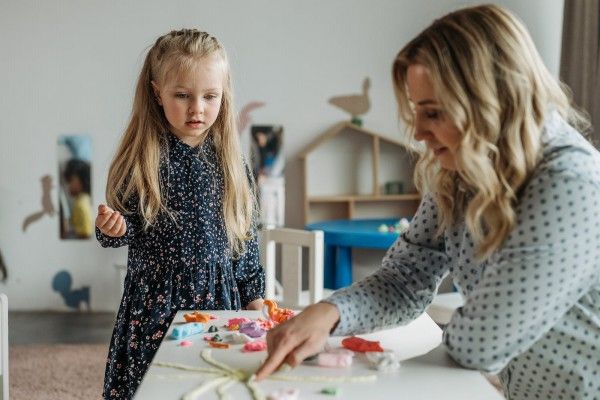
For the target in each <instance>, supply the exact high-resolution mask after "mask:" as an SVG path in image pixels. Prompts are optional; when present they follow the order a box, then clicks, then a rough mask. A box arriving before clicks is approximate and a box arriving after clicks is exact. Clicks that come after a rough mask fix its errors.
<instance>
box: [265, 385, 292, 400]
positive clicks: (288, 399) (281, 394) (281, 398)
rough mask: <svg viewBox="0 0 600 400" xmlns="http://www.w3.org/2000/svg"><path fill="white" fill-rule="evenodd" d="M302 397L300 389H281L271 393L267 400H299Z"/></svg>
mask: <svg viewBox="0 0 600 400" xmlns="http://www.w3.org/2000/svg"><path fill="white" fill-rule="evenodd" d="M299 395H300V391H299V390H298V389H292V388H288V389H279V390H276V391H274V392H272V393H269V395H268V396H267V400H297V399H298V396H299Z"/></svg>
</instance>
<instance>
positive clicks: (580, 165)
mask: <svg viewBox="0 0 600 400" xmlns="http://www.w3.org/2000/svg"><path fill="white" fill-rule="evenodd" d="M541 151H542V158H541V160H540V162H539V163H538V167H537V168H536V170H535V172H534V174H535V175H538V176H539V175H549V176H553V177H558V178H577V179H583V180H585V181H593V182H595V183H596V184H599V185H600V152H598V150H597V149H596V148H595V147H594V146H593V145H592V144H591V143H590V142H589V141H588V140H587V139H586V138H585V137H583V135H582V134H581V133H580V132H578V131H577V130H576V129H575V128H573V127H572V126H571V125H569V124H568V123H567V122H566V121H565V120H564V119H563V118H562V117H561V116H560V115H559V114H558V113H557V112H553V113H552V115H550V116H549V118H548V120H547V122H546V124H545V126H544V130H543V133H542V149H541Z"/></svg>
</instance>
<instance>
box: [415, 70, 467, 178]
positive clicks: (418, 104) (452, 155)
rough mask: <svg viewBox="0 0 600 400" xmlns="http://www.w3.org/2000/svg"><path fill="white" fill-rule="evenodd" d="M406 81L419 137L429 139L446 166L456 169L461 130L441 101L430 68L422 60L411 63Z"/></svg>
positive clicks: (437, 156) (423, 139)
mask: <svg viewBox="0 0 600 400" xmlns="http://www.w3.org/2000/svg"><path fill="white" fill-rule="evenodd" d="M406 82H407V87H408V98H409V100H410V101H411V103H412V104H413V107H414V112H415V139H416V140H418V141H424V142H425V144H426V145H427V148H428V149H429V150H430V151H431V152H433V154H434V155H435V157H436V158H437V159H438V160H439V162H440V165H441V166H442V168H446V169H450V170H456V168H457V167H456V151H457V149H458V146H459V144H460V140H461V134H460V132H459V130H458V129H457V128H456V127H455V126H454V124H453V123H452V122H451V121H450V119H449V118H448V116H447V115H446V114H445V112H444V110H443V109H442V107H441V105H440V104H439V103H438V100H437V96H436V93H435V91H434V89H433V85H432V83H431V79H430V78H429V70H428V69H427V67H425V66H423V65H421V64H413V65H411V66H409V67H408V70H407V73H406Z"/></svg>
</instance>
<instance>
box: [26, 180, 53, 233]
mask: <svg viewBox="0 0 600 400" xmlns="http://www.w3.org/2000/svg"><path fill="white" fill-rule="evenodd" d="M40 181H41V183H42V209H41V210H40V211H36V212H34V213H32V214H29V215H28V216H27V217H25V219H24V220H23V232H25V230H26V229H27V227H28V226H29V225H31V224H32V223H34V222H36V221H38V220H39V219H40V218H42V217H43V216H44V215H48V216H49V217H53V216H54V213H55V212H56V209H55V208H54V204H52V196H51V195H50V192H51V191H52V188H53V185H52V177H51V176H50V175H44V176H42V177H41V178H40Z"/></svg>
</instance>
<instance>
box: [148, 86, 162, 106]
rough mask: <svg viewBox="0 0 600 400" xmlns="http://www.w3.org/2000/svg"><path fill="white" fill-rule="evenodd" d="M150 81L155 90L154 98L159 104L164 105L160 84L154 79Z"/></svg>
mask: <svg viewBox="0 0 600 400" xmlns="http://www.w3.org/2000/svg"><path fill="white" fill-rule="evenodd" d="M150 83H151V84H152V90H153V91H154V98H155V99H156V101H157V102H158V105H160V106H161V107H162V101H161V99H160V90H159V88H158V85H157V84H156V82H154V81H150Z"/></svg>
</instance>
